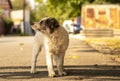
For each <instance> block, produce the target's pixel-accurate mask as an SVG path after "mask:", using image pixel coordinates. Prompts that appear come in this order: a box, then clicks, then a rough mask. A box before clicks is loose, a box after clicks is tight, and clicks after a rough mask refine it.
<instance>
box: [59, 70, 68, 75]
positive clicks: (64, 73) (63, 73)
mask: <svg viewBox="0 0 120 81" xmlns="http://www.w3.org/2000/svg"><path fill="white" fill-rule="evenodd" d="M66 75H67V73H66V72H65V71H64V72H62V73H59V76H66Z"/></svg>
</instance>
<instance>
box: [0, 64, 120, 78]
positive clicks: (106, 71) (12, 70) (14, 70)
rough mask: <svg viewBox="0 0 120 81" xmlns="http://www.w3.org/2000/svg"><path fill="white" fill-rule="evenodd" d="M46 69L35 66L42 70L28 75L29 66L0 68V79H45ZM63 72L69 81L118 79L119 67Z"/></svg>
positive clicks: (77, 68) (91, 67)
mask: <svg viewBox="0 0 120 81" xmlns="http://www.w3.org/2000/svg"><path fill="white" fill-rule="evenodd" d="M46 68H47V67H46V66H37V69H44V70H41V71H38V72H37V73H36V74H30V72H29V71H28V70H30V66H16V67H12V66H11V67H0V78H2V79H31V78H47V77H48V76H47V75H48V72H47V69H46ZM65 70H66V72H67V73H68V75H67V77H68V78H69V79H71V77H73V76H82V77H83V76H84V77H99V76H104V77H120V66H112V65H84V66H65ZM62 78H65V77H62ZM79 79H80V78H79ZM119 80H120V79H119Z"/></svg>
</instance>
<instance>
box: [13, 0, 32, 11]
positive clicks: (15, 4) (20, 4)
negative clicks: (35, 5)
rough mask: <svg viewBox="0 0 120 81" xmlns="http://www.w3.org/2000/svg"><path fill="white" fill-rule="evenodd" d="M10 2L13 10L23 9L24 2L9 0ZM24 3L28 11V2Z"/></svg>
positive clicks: (22, 0)
mask: <svg viewBox="0 0 120 81" xmlns="http://www.w3.org/2000/svg"><path fill="white" fill-rule="evenodd" d="M11 1H12V6H13V10H20V9H23V4H24V0H11ZM25 2H26V3H25V5H26V6H25V7H26V8H27V9H30V5H29V2H28V1H27V0H26V1H25Z"/></svg>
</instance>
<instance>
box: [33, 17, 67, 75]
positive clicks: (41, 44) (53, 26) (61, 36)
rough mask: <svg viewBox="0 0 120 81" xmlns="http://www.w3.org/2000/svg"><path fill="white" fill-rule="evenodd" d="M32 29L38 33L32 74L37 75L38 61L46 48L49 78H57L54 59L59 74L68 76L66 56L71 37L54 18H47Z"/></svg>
mask: <svg viewBox="0 0 120 81" xmlns="http://www.w3.org/2000/svg"><path fill="white" fill-rule="evenodd" d="M32 29H33V30H35V31H36V35H35V40H34V44H33V51H32V65H31V73H35V72H36V71H35V66H36V60H37V56H38V54H39V52H40V51H41V49H42V48H45V53H46V64H47V68H48V76H49V77H55V76H56V74H55V72H54V68H53V59H54V61H55V63H56V66H57V69H58V74H59V75H60V76H64V75H67V73H66V72H65V71H64V68H63V64H64V56H65V52H66V50H67V48H68V45H69V35H68V33H67V31H66V30H65V29H64V28H63V27H62V26H60V24H59V22H58V21H57V20H56V19H55V18H53V17H46V18H43V19H41V20H40V22H35V23H34V24H33V25H32Z"/></svg>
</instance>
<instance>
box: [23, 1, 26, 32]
mask: <svg viewBox="0 0 120 81" xmlns="http://www.w3.org/2000/svg"><path fill="white" fill-rule="evenodd" d="M25 7H26V0H23V27H24V34H25Z"/></svg>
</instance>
